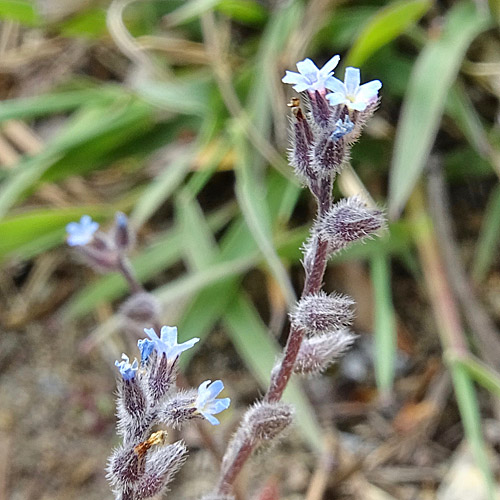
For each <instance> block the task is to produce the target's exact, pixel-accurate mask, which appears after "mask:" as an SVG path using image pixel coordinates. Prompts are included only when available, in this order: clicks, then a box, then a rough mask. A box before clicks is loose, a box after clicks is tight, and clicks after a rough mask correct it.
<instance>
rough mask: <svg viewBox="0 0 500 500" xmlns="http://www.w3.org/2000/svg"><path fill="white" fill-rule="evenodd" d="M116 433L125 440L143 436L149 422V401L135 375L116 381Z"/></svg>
mask: <svg viewBox="0 0 500 500" xmlns="http://www.w3.org/2000/svg"><path fill="white" fill-rule="evenodd" d="M116 408H117V416H118V423H117V429H118V433H119V434H121V435H122V436H123V437H124V441H125V442H127V443H128V442H130V441H136V440H140V439H143V438H144V435H145V433H146V432H147V430H148V428H149V424H150V416H149V414H148V410H149V402H148V400H147V397H146V394H145V393H144V390H143V387H142V385H141V383H140V381H139V380H138V378H137V377H135V378H133V379H131V380H124V379H121V380H120V381H119V382H118V399H117V404H116Z"/></svg>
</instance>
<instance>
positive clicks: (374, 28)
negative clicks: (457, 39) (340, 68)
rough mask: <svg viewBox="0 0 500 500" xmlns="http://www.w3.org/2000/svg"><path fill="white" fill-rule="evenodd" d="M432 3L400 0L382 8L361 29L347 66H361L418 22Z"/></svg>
mask: <svg viewBox="0 0 500 500" xmlns="http://www.w3.org/2000/svg"><path fill="white" fill-rule="evenodd" d="M432 5H433V2H432V1H431V0H399V1H397V2H391V3H390V4H389V5H387V6H385V7H384V8H382V9H380V10H379V11H378V12H377V13H376V14H375V15H374V16H373V17H372V18H371V19H369V20H368V22H367V23H366V25H365V26H364V27H363V28H362V29H361V33H360V34H359V36H358V38H357V39H356V41H355V42H354V45H353V46H352V48H351V50H350V51H349V54H348V55H347V62H346V66H361V65H362V64H363V63H364V62H365V61H366V60H367V59H368V58H369V57H370V56H371V55H372V54H373V53H375V52H376V51H377V50H378V49H380V48H381V47H383V46H384V45H387V44H388V43H389V42H391V41H392V40H394V39H395V38H397V37H398V36H399V35H400V34H401V33H404V31H405V30H406V29H407V28H409V27H410V26H411V25H412V24H414V23H415V22H417V21H418V20H419V19H420V18H421V17H422V16H423V15H424V14H425V13H426V12H427V11H428V10H429V9H430V8H431V6H432Z"/></svg>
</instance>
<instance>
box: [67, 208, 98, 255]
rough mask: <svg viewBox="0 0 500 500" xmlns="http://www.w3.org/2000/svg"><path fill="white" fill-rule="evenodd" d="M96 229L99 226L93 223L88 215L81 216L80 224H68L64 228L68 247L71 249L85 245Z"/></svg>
mask: <svg viewBox="0 0 500 500" xmlns="http://www.w3.org/2000/svg"><path fill="white" fill-rule="evenodd" d="M98 229H99V224H98V223H97V222H94V221H93V220H92V218H91V217H90V215H82V218H81V219H80V222H70V223H69V224H68V225H67V226H66V232H67V233H68V237H67V242H68V245H69V246H72V247H75V246H82V245H86V244H87V243H89V242H90V241H91V240H92V238H93V237H94V233H95V232H96V231H97V230H98Z"/></svg>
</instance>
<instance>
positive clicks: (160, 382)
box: [146, 352, 178, 404]
mask: <svg viewBox="0 0 500 500" xmlns="http://www.w3.org/2000/svg"><path fill="white" fill-rule="evenodd" d="M177 359H178V358H174V359H173V360H171V359H168V358H167V356H166V355H165V353H156V352H154V353H153V354H152V355H151V357H150V359H149V361H148V363H147V365H146V369H147V372H148V375H149V376H148V384H147V385H148V398H149V399H150V400H151V402H152V403H153V404H156V403H157V402H158V401H160V400H161V399H162V398H163V397H165V396H166V395H167V394H168V392H169V390H170V388H171V387H172V386H173V385H174V384H175V381H176V379H177Z"/></svg>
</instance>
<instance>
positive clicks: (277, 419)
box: [241, 401, 294, 441]
mask: <svg viewBox="0 0 500 500" xmlns="http://www.w3.org/2000/svg"><path fill="white" fill-rule="evenodd" d="M293 415H294V412H293V408H292V407H291V406H290V405H287V404H285V403H282V402H280V401H277V402H273V403H267V402H259V403H256V404H255V405H254V406H252V407H250V408H249V409H248V410H247V412H246V413H245V416H244V417H243V422H242V425H241V426H242V427H243V428H245V429H246V431H247V433H248V435H249V436H251V437H252V438H253V439H257V440H259V441H270V440H271V439H274V438H275V437H276V436H278V435H279V434H281V433H282V432H283V431H284V430H285V429H286V428H287V427H288V426H289V425H290V424H291V423H292V421H293Z"/></svg>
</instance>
